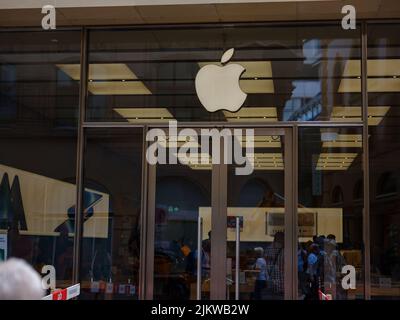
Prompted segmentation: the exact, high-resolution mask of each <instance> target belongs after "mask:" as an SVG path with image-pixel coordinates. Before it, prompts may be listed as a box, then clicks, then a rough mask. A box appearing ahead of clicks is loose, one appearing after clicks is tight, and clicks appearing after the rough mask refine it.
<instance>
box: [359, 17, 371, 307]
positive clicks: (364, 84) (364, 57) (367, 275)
mask: <svg viewBox="0 0 400 320" xmlns="http://www.w3.org/2000/svg"><path fill="white" fill-rule="evenodd" d="M367 40H368V39H367V24H366V22H363V24H362V34H361V47H362V51H361V61H362V64H361V88H362V106H363V124H364V126H363V180H364V183H363V186H364V210H363V240H364V295H365V299H366V300H370V299H371V265H370V259H371V258H370V248H371V246H370V201H369V200H370V199H369V141H368V136H369V135H368V41H367Z"/></svg>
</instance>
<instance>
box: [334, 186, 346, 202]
mask: <svg viewBox="0 0 400 320" xmlns="http://www.w3.org/2000/svg"><path fill="white" fill-rule="evenodd" d="M332 203H333V204H338V203H343V191H342V188H341V187H340V186H336V187H334V188H333V191H332Z"/></svg>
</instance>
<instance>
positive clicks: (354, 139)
mask: <svg viewBox="0 0 400 320" xmlns="http://www.w3.org/2000/svg"><path fill="white" fill-rule="evenodd" d="M361 147H362V135H361V134H338V135H337V136H336V138H335V139H334V140H332V141H324V142H323V144H322V148H361Z"/></svg>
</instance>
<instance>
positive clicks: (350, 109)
mask: <svg viewBox="0 0 400 320" xmlns="http://www.w3.org/2000/svg"><path fill="white" fill-rule="evenodd" d="M359 30H360V28H357V30H355V31H353V30H343V29H342V28H341V26H340V24H335V25H325V26H324V27H323V28H321V26H316V25H312V26H311V25H308V26H296V27H284V26H281V27H262V26H246V27H244V26H240V25H236V26H230V27H207V26H202V27H186V28H173V27H170V28H162V29H161V28H160V29H157V28H153V29H148V30H145V29H136V30H133V29H125V30H123V29H119V30H107V31H105V30H96V31H92V32H91V34H90V45H89V50H90V55H89V61H90V70H89V83H88V90H89V101H88V110H87V120H88V121H115V122H131V123H138V122H142V123H143V122H147V123H148V122H150V123H154V122H166V121H168V120H171V119H176V120H178V121H221V122H236V123H237V122H274V121H313V120H326V121H342V122H349V121H361V112H360V110H361V94H360V90H361V80H360V76H361V74H360V40H359V39H360V34H359ZM229 48H235V52H234V54H233V57H232V59H231V60H230V61H229V62H228V65H227V66H226V67H229V68H231V67H232V66H229V65H230V64H239V65H241V66H242V67H243V68H244V69H245V71H244V73H243V74H242V75H241V78H240V81H239V77H240V73H238V74H237V77H238V81H239V84H240V87H241V90H242V91H243V92H244V93H245V94H246V95H247V97H245V101H244V104H243V108H242V109H240V110H239V111H238V110H237V109H238V108H236V107H235V106H234V105H232V104H230V105H229V106H226V107H225V108H222V107H221V110H220V109H219V108H217V111H216V112H209V111H211V109H212V108H214V107H215V103H214V102H213V100H218V99H221V100H223V99H224V98H225V96H224V93H225V92H227V91H229V90H230V91H232V90H233V89H234V88H233V89H231V88H230V87H229V86H230V82H229V81H226V82H223V84H221V82H220V81H218V80H214V79H213V77H215V79H217V78H218V77H219V74H218V72H222V70H223V69H222V68H220V69H218V68H217V69H216V67H213V68H214V69H213V70H212V68H211V69H209V70H210V71H211V72H210V73H213V72H214V71H215V70H218V71H215V74H207V71H204V70H205V69H204V70H203V71H204V72H203V71H202V73H201V75H200V73H198V72H199V70H200V68H201V67H204V66H205V65H210V64H216V65H220V66H221V63H220V60H221V57H222V55H223V53H224V51H225V50H227V49H229ZM60 68H61V69H62V70H63V71H64V73H65V74H66V76H67V77H69V78H71V79H75V80H78V79H79V74H78V73H77V68H76V66H74V65H71V64H68V63H66V64H64V65H63V66H61V67H60ZM239 69H240V68H238V69H237V70H239ZM197 75H199V78H198V79H201V78H202V77H205V79H206V81H205V82H206V83H207V84H209V85H210V89H207V88H206V91H207V92H204V93H203V89H199V88H197V91H198V93H199V96H204V97H206V100H208V101H209V102H205V101H204V99H203V100H202V101H203V102H202V103H201V102H200V100H199V98H198V95H197V93H196V87H195V79H196V76H197ZM199 81H200V80H199ZM233 84H234V85H235V86H236V84H235V82H233ZM217 85H218V86H219V87H221V92H217V91H216V90H214V91H213V93H212V94H211V93H210V92H212V88H214V87H215V86H217ZM224 85H225V87H224ZM238 92H239V94H240V90H238ZM218 101H220V100H218ZM209 103H210V104H209ZM202 104H203V105H204V107H203V105H202ZM217 105H218V107H220V105H219V104H217ZM238 107H240V105H239V106H238ZM222 109H226V110H222Z"/></svg>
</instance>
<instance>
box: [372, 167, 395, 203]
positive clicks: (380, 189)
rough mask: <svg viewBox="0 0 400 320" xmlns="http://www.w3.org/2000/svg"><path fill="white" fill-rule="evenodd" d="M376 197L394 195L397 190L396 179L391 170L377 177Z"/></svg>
mask: <svg viewBox="0 0 400 320" xmlns="http://www.w3.org/2000/svg"><path fill="white" fill-rule="evenodd" d="M376 189H377V190H376V195H377V197H385V196H390V195H394V194H396V192H397V179H396V176H395V174H394V173H393V172H385V173H382V175H381V176H380V177H379V180H378V185H377V188H376Z"/></svg>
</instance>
